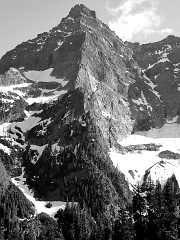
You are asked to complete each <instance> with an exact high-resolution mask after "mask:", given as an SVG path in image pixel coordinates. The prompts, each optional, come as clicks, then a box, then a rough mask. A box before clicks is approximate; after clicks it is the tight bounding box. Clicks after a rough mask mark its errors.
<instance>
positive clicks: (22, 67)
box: [0, 4, 180, 211]
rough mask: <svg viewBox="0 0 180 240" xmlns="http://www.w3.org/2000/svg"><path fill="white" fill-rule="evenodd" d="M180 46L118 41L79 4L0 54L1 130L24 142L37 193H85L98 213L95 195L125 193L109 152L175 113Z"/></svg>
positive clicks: (53, 196)
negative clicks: (53, 23) (50, 25)
mask: <svg viewBox="0 0 180 240" xmlns="http://www.w3.org/2000/svg"><path fill="white" fill-rule="evenodd" d="M179 43H180V40H179V38H175V37H172V36H170V37H168V38H167V39H164V40H163V41H161V42H158V43H153V44H145V45H140V44H138V43H134V44H133V43H128V42H125V43H123V42H122V41H121V40H120V39H119V38H118V37H117V36H116V35H115V33H114V32H112V31H111V30H110V29H109V27H108V26H107V25H105V24H104V23H102V22H101V21H100V20H99V19H98V18H97V17H96V14H95V12H94V11H91V10H89V9H88V8H86V7H85V6H84V5H82V4H80V5H79V4H78V5H76V6H75V7H73V8H72V9H71V11H70V12H69V14H68V16H67V17H65V18H63V19H62V21H61V22H60V24H59V25H57V26H56V27H55V28H53V29H52V30H50V31H49V32H47V33H42V34H39V35H38V36H37V37H36V38H35V39H32V40H28V41H27V42H24V43H22V44H20V45H18V46H17V47H16V48H15V49H14V50H11V51H9V52H7V53H6V54H5V55H4V56H3V57H2V59H1V60H0V74H1V75H0V86H1V88H2V93H1V99H0V100H1V102H0V111H1V113H2V114H1V116H2V117H1V122H2V123H3V122H5V121H7V120H9V121H14V122H13V123H11V124H10V125H9V127H5V132H6V133H7V132H8V134H9V136H10V137H11V138H13V139H14V141H18V142H19V143H20V144H22V145H21V147H22V148H24V154H23V164H24V167H25V172H26V176H27V181H28V183H29V185H30V186H31V187H33V188H34V189H35V190H37V191H36V192H38V194H39V195H40V196H41V197H44V198H46V199H49V200H59V199H63V200H66V199H67V198H69V199H75V200H77V201H80V200H82V199H83V198H84V199H83V200H85V201H86V203H88V204H89V205H91V204H94V205H93V206H91V207H92V208H93V210H94V211H96V208H97V206H99V205H98V204H100V202H98V203H97V201H98V200H97V199H99V200H102V199H106V204H107V205H108V204H110V203H112V202H113V203H117V201H118V200H119V199H120V200H121V201H128V199H130V197H131V193H130V191H129V187H128V184H127V182H126V180H125V177H124V175H123V174H122V173H121V172H120V171H118V170H117V169H116V168H115V166H114V165H113V163H112V161H111V159H110V157H109V151H110V148H113V147H115V148H118V149H120V152H122V151H123V149H122V146H120V145H118V144H117V142H118V141H120V140H122V139H123V138H125V137H126V136H127V135H129V134H131V133H132V132H136V131H139V130H140V131H141V130H149V129H150V128H152V127H155V128H160V127H161V126H162V125H163V124H164V123H165V122H166V121H167V119H169V118H170V119H171V118H173V117H175V116H176V115H179V100H180V99H179V97H180V96H179V68H178V65H179V57H178V56H179V55H178V52H179V50H178V47H179ZM121 150H122V151H121ZM96 188H97V189H98V190H97V191H95V190H94V189H96Z"/></svg>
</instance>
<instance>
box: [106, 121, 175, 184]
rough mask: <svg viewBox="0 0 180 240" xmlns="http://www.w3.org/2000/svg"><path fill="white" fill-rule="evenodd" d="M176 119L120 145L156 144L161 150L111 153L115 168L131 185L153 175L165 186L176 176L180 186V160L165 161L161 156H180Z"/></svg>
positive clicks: (130, 138) (128, 138)
mask: <svg viewBox="0 0 180 240" xmlns="http://www.w3.org/2000/svg"><path fill="white" fill-rule="evenodd" d="M176 121H177V118H174V119H172V120H169V121H167V123H166V124H165V125H164V126H163V127H161V128H160V129H151V130H150V131H144V132H136V133H135V134H133V135H130V136H128V137H127V138H126V139H123V140H122V141H120V142H119V144H120V145H122V146H129V145H137V144H148V143H155V144H160V145H162V147H160V150H158V151H147V150H142V151H141V152H140V153H138V152H132V153H130V152H128V153H126V154H121V153H120V152H118V150H116V149H111V151H110V152H109V155H110V158H111V160H112V162H113V164H114V166H116V167H118V169H119V170H120V171H121V172H123V173H124V174H125V176H126V179H127V181H128V182H129V184H130V185H131V184H132V185H134V184H137V183H138V182H142V181H143V177H144V174H145V172H146V171H147V170H148V171H150V175H151V178H152V180H154V181H156V180H159V181H161V182H162V183H163V182H165V181H166V180H167V178H169V177H171V175H172V174H173V173H174V174H175V175H176V178H177V180H178V182H179V184H180V174H179V172H180V160H174V159H162V158H160V157H159V156H158V154H159V152H161V151H164V150H170V151H172V152H175V153H179V154H180V125H179V124H177V123H176Z"/></svg>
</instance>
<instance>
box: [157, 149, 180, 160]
mask: <svg viewBox="0 0 180 240" xmlns="http://www.w3.org/2000/svg"><path fill="white" fill-rule="evenodd" d="M159 157H160V158H165V159H180V154H179V153H174V152H171V151H169V150H166V151H162V152H160V153H159Z"/></svg>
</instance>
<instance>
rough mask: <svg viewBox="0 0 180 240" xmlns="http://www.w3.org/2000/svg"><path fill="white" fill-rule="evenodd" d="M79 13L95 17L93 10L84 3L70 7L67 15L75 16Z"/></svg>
mask: <svg viewBox="0 0 180 240" xmlns="http://www.w3.org/2000/svg"><path fill="white" fill-rule="evenodd" d="M79 15H85V16H87V17H91V18H94V19H95V18H96V13H95V11H92V10H90V9H89V8H87V7H86V6H85V5H84V4H77V5H75V6H74V7H73V8H71V10H70V12H69V15H68V16H71V17H77V16H79Z"/></svg>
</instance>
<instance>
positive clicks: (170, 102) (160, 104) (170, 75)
mask: <svg viewBox="0 0 180 240" xmlns="http://www.w3.org/2000/svg"><path fill="white" fill-rule="evenodd" d="M128 46H130V47H131V48H132V50H133V52H134V54H133V58H134V59H135V60H136V61H137V63H138V65H139V66H140V68H141V72H142V75H143V76H144V78H145V80H144V83H145V84H146V89H147V88H149V90H150V91H151V92H147V91H146V89H145V86H142V92H143V94H144V96H145V98H146V99H148V103H149V105H150V107H152V108H153V111H152V114H149V119H151V122H152V121H154V127H160V126H162V125H163V123H164V122H166V119H172V118H173V117H176V116H178V115H179V100H180V94H179V84H180V79H179V64H180V58H179V51H180V50H179V46H180V38H178V37H174V36H168V37H167V38H165V39H164V40H162V41H160V42H155V43H149V44H143V45H139V44H130V43H128ZM139 85H140V84H139V83H138V82H136V87H137V88H139ZM147 85H148V86H147ZM139 90H140V89H139ZM136 92H139V91H136ZM152 94H155V96H153V95H152ZM130 95H131V92H130ZM151 96H152V97H151ZM141 99H142V100H143V97H141ZM136 103H137V104H139V103H138V102H136ZM158 119H159V120H158ZM139 130H141V129H139Z"/></svg>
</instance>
